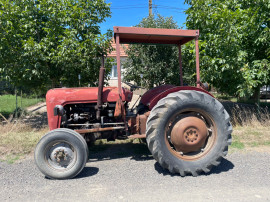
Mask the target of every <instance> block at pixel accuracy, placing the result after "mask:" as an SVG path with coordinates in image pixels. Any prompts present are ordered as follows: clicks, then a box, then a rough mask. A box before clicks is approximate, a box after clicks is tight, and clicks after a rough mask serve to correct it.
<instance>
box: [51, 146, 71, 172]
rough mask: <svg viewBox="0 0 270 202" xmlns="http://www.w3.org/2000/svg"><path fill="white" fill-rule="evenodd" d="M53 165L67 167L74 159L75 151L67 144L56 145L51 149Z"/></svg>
mask: <svg viewBox="0 0 270 202" xmlns="http://www.w3.org/2000/svg"><path fill="white" fill-rule="evenodd" d="M50 159H51V162H52V165H54V166H57V167H66V166H68V165H69V164H70V162H71V161H72V160H73V151H72V149H71V148H70V147H69V146H68V145H66V144H58V145H55V146H54V147H53V148H52V149H51V151H50Z"/></svg>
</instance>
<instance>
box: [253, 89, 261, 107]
mask: <svg viewBox="0 0 270 202" xmlns="http://www.w3.org/2000/svg"><path fill="white" fill-rule="evenodd" d="M254 103H256V104H257V105H258V106H260V86H258V87H256V88H255V93H254Z"/></svg>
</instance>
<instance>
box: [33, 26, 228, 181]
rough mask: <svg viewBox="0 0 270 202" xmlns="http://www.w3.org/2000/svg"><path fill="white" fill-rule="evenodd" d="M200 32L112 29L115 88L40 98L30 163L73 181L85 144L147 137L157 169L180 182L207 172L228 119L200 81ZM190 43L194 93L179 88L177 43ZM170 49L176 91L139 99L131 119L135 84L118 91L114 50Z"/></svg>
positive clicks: (223, 146)
mask: <svg viewBox="0 0 270 202" xmlns="http://www.w3.org/2000/svg"><path fill="white" fill-rule="evenodd" d="M198 37H199V30H176V29H155V28H137V27H114V38H115V41H116V53H117V72H118V87H103V86H104V71H105V69H104V58H103V59H102V62H101V67H100V73H99V86H98V87H94V88H60V89H52V90H49V91H48V93H47V95H46V103H47V113H48V123H49V127H50V130H51V131H50V132H49V133H47V134H46V135H45V136H44V137H42V138H41V140H40V141H39V143H38V144H37V146H36V149H35V162H36V165H37V166H38V168H39V170H40V171H41V172H42V173H43V174H44V175H46V176H47V177H49V178H54V179H67V178H72V177H75V176H76V175H77V174H78V173H80V171H81V170H82V169H83V168H84V166H85V164H86V162H87V160H88V146H87V142H93V141H95V140H97V139H108V140H115V139H127V138H146V141H147V145H148V148H149V150H150V152H151V153H152V155H153V157H154V158H155V159H156V161H158V162H159V164H160V165H161V166H162V167H163V168H165V169H168V170H169V171H170V172H171V173H179V174H180V175H181V176H185V175H187V174H191V175H193V176H197V175H198V174H199V173H200V172H205V173H207V172H209V171H210V169H211V167H212V166H217V165H219V163H220V161H221V160H222V158H223V157H224V156H225V155H226V154H227V152H228V145H230V143H231V132H232V126H231V124H230V117H229V115H228V113H227V112H226V110H225V109H224V107H223V106H222V104H221V103H220V102H219V101H217V100H216V99H215V98H214V96H213V95H211V94H210V93H209V92H207V91H206V90H205V88H204V86H203V85H202V83H201V82H200V74H199V48H198ZM193 39H195V45H196V76H197V87H191V86H183V79H182V62H181V45H183V44H185V43H187V42H189V41H191V40H193ZM121 43H123V44H125V43H126V44H127V43H145V44H172V45H177V46H178V48H179V64H180V67H179V69H180V74H179V77H180V83H181V86H174V85H162V86H157V87H155V88H153V89H150V90H149V91H147V92H146V93H145V94H143V95H142V97H141V100H140V103H139V105H138V106H137V110H136V113H134V112H133V111H131V110H129V109H128V105H129V102H130V101H131V99H132V95H133V93H132V91H133V89H136V88H137V86H135V85H133V84H130V83H128V85H129V86H130V90H128V89H126V88H123V87H122V86H121V69H120V44H121Z"/></svg>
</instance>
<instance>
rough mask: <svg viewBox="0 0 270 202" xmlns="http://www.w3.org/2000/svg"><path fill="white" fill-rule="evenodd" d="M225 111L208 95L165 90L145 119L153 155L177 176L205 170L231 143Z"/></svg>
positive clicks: (214, 163) (219, 158) (196, 92)
mask: <svg viewBox="0 0 270 202" xmlns="http://www.w3.org/2000/svg"><path fill="white" fill-rule="evenodd" d="M231 132H232V126H231V124H230V122H229V115H228V113H227V112H226V110H225V109H224V107H223V106H222V104H221V103H220V102H218V101H217V100H216V99H215V98H213V97H211V96H210V95H208V94H206V93H203V92H198V91H192V90H184V91H179V92H176V93H172V94H169V95H168V96H167V97H165V98H163V99H161V100H160V101H159V102H158V103H157V105H156V106H155V107H154V108H153V109H152V111H151V114H150V116H149V118H148V120H147V132H146V138H147V144H148V148H149V150H150V152H151V153H152V154H153V157H154V158H155V159H156V160H157V161H158V162H159V164H160V165H161V166H162V167H163V168H166V169H168V170H169V171H170V172H171V173H180V175H181V176H185V175H186V174H192V175H193V176H197V175H198V174H199V173H200V172H202V171H204V172H205V173H207V172H209V171H210V170H211V168H212V166H217V165H219V163H220V161H221V159H222V157H224V156H225V155H226V154H227V152H228V145H229V144H230V143H231Z"/></svg>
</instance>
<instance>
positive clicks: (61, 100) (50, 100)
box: [46, 87, 133, 130]
mask: <svg viewBox="0 0 270 202" xmlns="http://www.w3.org/2000/svg"><path fill="white" fill-rule="evenodd" d="M132 95H133V94H132V92H130V91H129V90H127V89H125V88H122V100H123V101H127V102H130V101H131V99H132ZM97 98H98V88H97V87H90V88H55V89H51V90H49V91H48V92H47V95H46V105H47V114H48V123H49V127H50V130H52V129H55V128H57V125H58V121H57V120H54V119H57V116H54V113H53V110H54V107H55V105H62V106H65V105H67V104H80V103H96V102H97ZM118 99H119V93H118V88H117V87H104V88H103V94H102V101H103V103H106V102H116V101H117V100H118Z"/></svg>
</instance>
